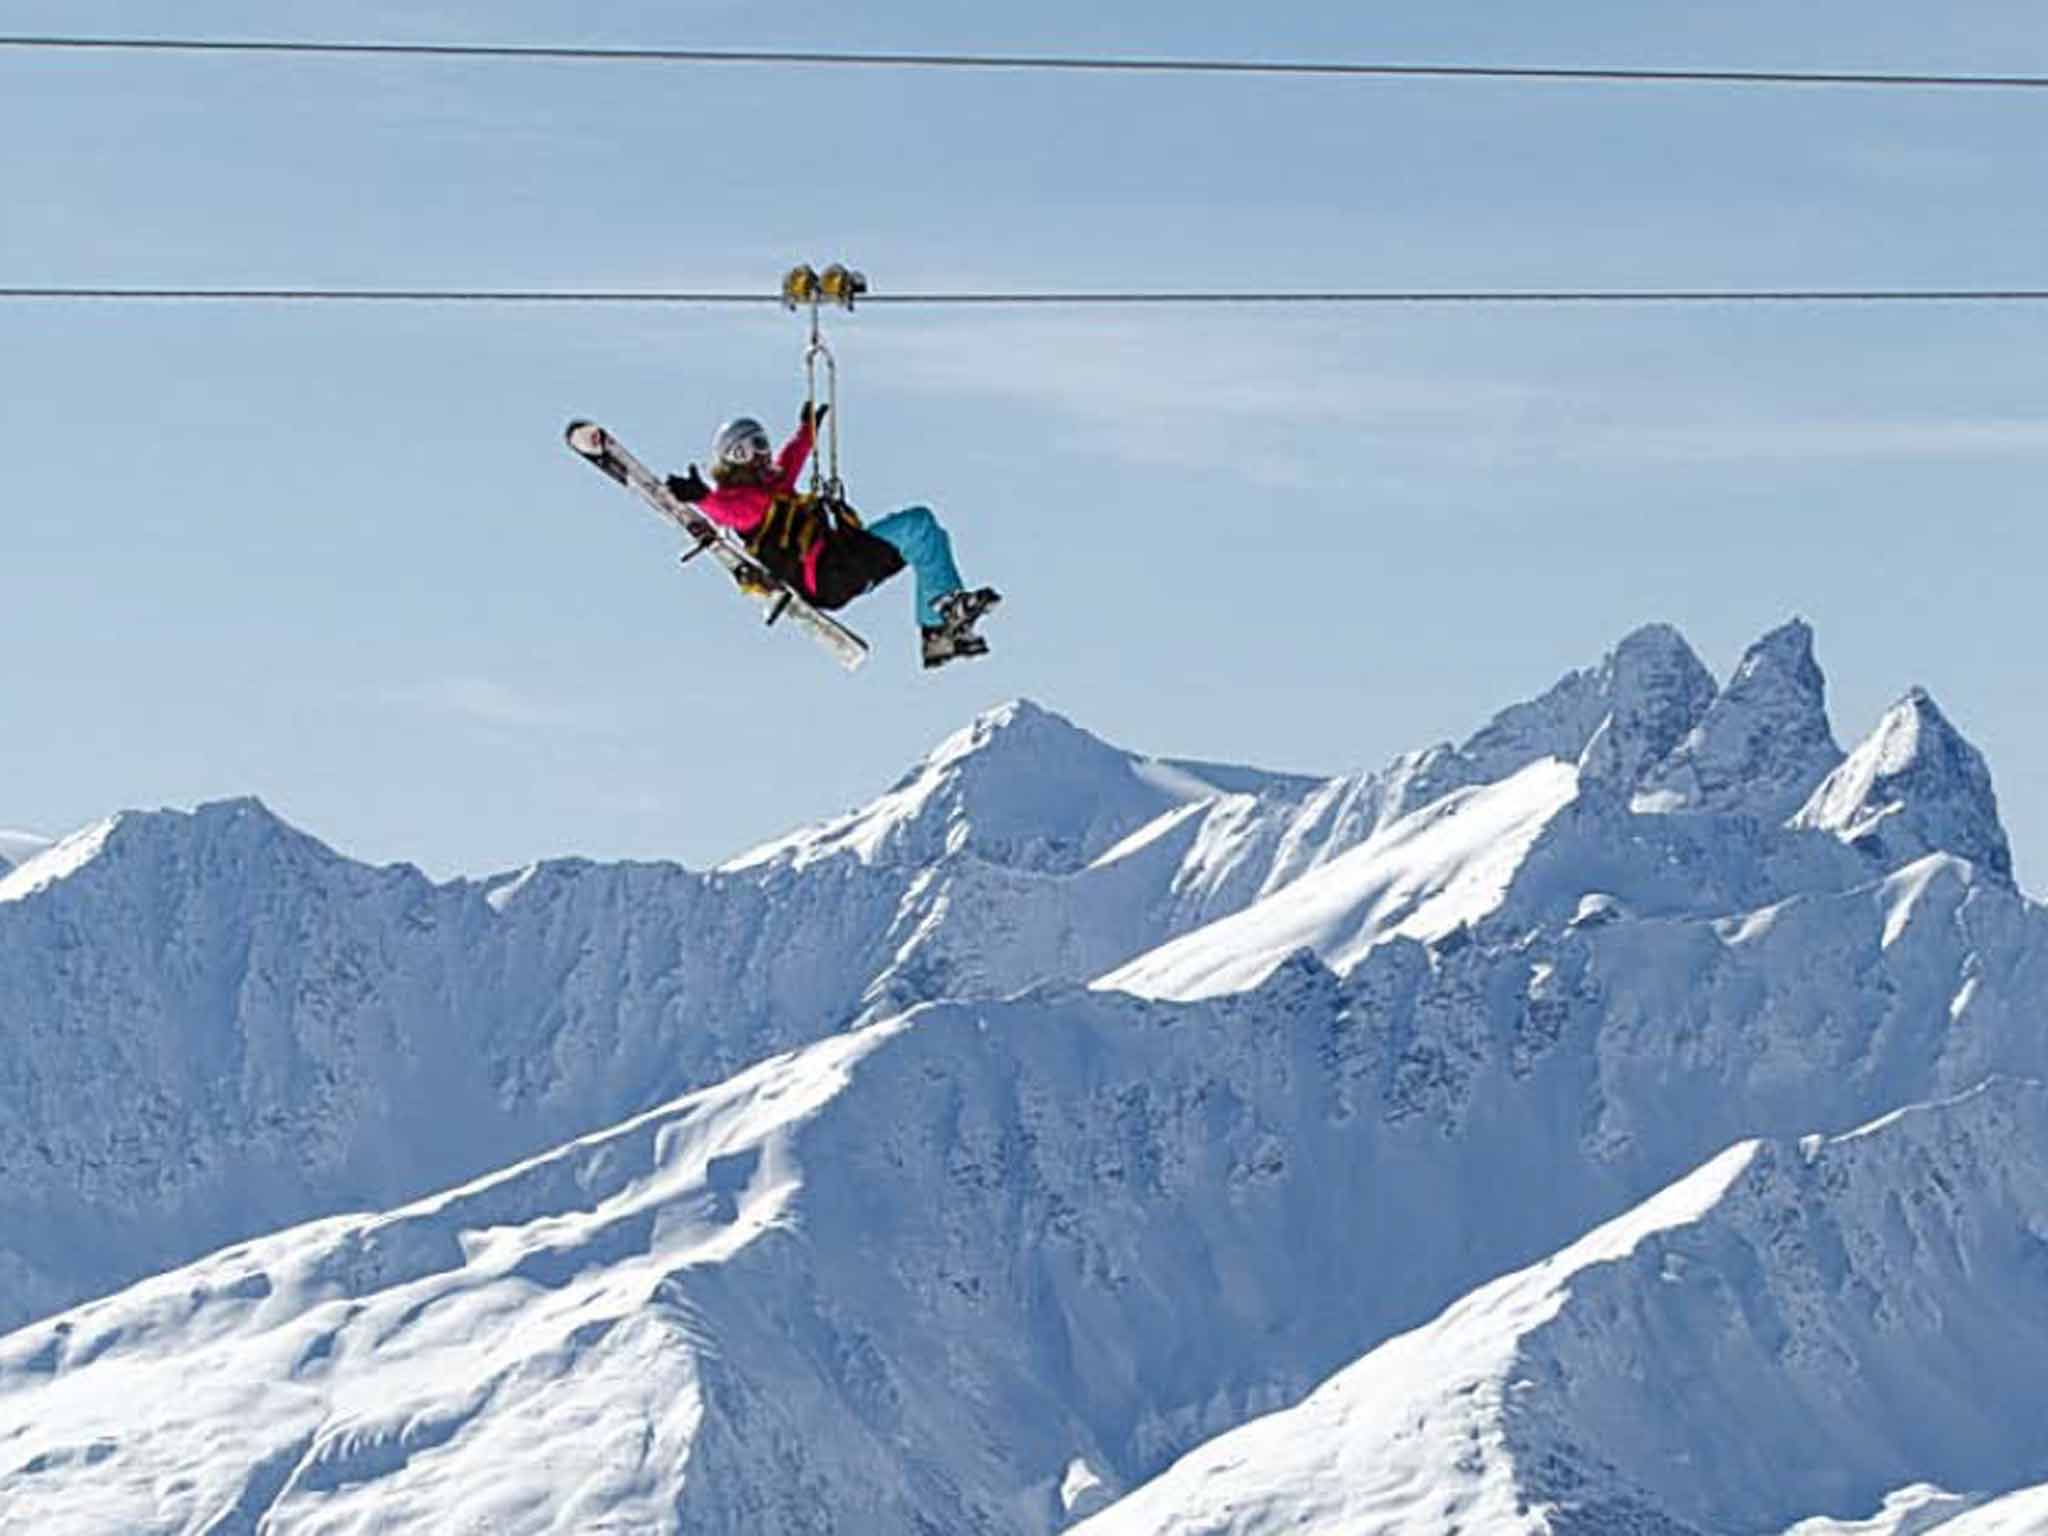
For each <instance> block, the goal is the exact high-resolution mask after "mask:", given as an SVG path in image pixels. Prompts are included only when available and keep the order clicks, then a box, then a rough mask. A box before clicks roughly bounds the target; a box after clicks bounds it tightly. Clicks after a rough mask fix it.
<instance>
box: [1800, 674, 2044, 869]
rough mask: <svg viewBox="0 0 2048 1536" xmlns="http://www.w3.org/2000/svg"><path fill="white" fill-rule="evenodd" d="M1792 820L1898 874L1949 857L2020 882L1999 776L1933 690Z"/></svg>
mask: <svg viewBox="0 0 2048 1536" xmlns="http://www.w3.org/2000/svg"><path fill="white" fill-rule="evenodd" d="M1792 823H1793V825H1794V826H1799V827H1809V828H1812V829H1815V830H1817V831H1822V832H1831V833H1833V834H1834V835H1835V836H1836V837H1839V838H1840V839H1841V840H1842V841H1843V842H1845V843H1847V844H1849V845H1850V846H1851V847H1853V848H1856V849H1859V850H1861V851H1862V852H1864V853H1867V854H1869V855H1870V856H1871V857H1872V858H1873V859H1875V860H1877V861H1878V862H1879V863H1880V864H1882V865H1884V866H1885V867H1886V868H1888V869H1894V868H1897V867H1898V866H1899V865H1901V864H1906V863H1910V862H1911V861H1912V860H1914V859H1917V858H1921V857H1923V856H1925V855H1926V854H1929V853H1934V852H1942V853H1952V854H1955V855H1956V856H1957V857H1959V858H1964V859H1968V860H1969V861H1970V862H1971V863H1973V864H1975V865H1977V866H1978V867H1979V868H1981V869H1983V870H1985V871H1986V872H1988V873H1990V874H1992V875H1995V876H1996V877H1997V878H1999V879H2000V880H2003V881H2005V882H2006V883H2008V884H2010V883H2011V881H2012V848H2011V845H2010V844H2009V843H2008V842H2007V841H2006V836H2005V828H2004V826H2003V825H2002V824H2001V823H2000V821H1999V819H1998V797H1997V795H1996V794H1995V793H1994V792H1993V790H1992V788H1991V770H1990V769H1989V768H1988V767H1987V766H1985V762H1984V757H1983V754H1982V753H1980V752H1978V750H1977V749H1976V748H1975V747H1973V746H1971V745H1970V743H1969V742H1968V741H1966V740H1965V739H1964V738H1963V735H1962V733H1961V732H1959V731H1958V730H1957V729H1956V728H1955V727H1954V726H1953V725H1952V724H1950V723H1949V719H1948V717H1947V716H1946V715H1944V714H1943V713H1942V712H1941V708H1940V706H1939V705H1937V704H1936V703H1935V702H1934V700H1933V699H1932V698H1931V697H1929V696H1928V694H1927V691H1926V690H1925V689H1923V688H1914V689H1912V690H1911V691H1910V692H1908V693H1907V694H1906V696H1905V697H1904V698H1903V699H1901V700H1899V702H1898V703H1896V704H1894V705H1893V706H1892V707H1891V708H1890V709H1889V710H1887V711H1886V712H1885V715H1884V718H1883V719H1882V720H1880V721H1878V723H1877V728H1876V729H1875V730H1873V731H1872V732H1871V733H1870V735H1869V736H1868V737H1866V738H1865V739H1864V741H1863V742H1862V744H1861V745H1859V746H1858V747H1857V748H1856V750H1855V751H1854V752H1852V753H1850V754H1849V756H1848V758H1847V759H1846V760H1845V761H1844V762H1843V763H1842V765H1841V766H1840V767H1838V768H1837V769H1835V771H1834V772H1833V773H1831V774H1829V775H1828V776H1827V778H1826V779H1825V780H1823V781H1822V783H1821V785H1820V787H1819V788H1818V789H1816V790H1815V791H1814V792H1813V795H1812V796H1811V798H1809V799H1808V800H1807V802H1806V804H1805V805H1804V806H1803V807H1802V808H1801V809H1800V811H1799V813H1798V814H1797V815H1796V816H1794V817H1793V818H1792Z"/></svg>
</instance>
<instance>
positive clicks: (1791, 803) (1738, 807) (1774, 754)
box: [1642, 619, 1842, 821]
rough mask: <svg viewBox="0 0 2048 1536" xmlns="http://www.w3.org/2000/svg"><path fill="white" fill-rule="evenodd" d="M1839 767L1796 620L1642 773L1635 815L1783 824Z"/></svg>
mask: <svg viewBox="0 0 2048 1536" xmlns="http://www.w3.org/2000/svg"><path fill="white" fill-rule="evenodd" d="M1841 761H1842V749H1841V747H1840V746H1839V745H1838V744H1837V743H1836V741H1835V733H1834V731H1833V729H1832V728H1831V727H1830V726H1829V724H1828V712H1827V680H1826V678H1824V677H1823V676H1822V674H1821V670H1820V665H1819V663H1817V662H1816V661H1815V660H1814V659H1813V628H1812V626H1811V625H1809V624H1808V623H1807V622H1806V621H1805V620H1804V619H1794V620H1792V621H1791V622H1790V623H1789V624H1784V625H1780V626H1779V627H1778V628H1777V629H1774V630H1772V631H1771V632H1770V633H1769V634H1767V635H1765V636H1764V637H1763V638H1762V639H1761V640H1759V641H1757V642H1756V644H1755V645H1752V646H1751V647H1750V648H1749V650H1748V652H1747V653H1745V654H1744V656H1743V658H1742V663H1741V665H1740V666H1738V667H1737V668H1736V669H1735V675H1734V676H1733V677H1731V678H1730V679H1729V680H1728V685H1727V686H1726V687H1725V688H1723V689H1722V690H1721V692H1720V694H1719V696H1718V697H1716V698H1715V700H1714V701H1713V703H1712V704H1710V705H1709V706H1708V707H1707V711H1706V713H1705V714H1704V715H1703V716H1702V717H1701V718H1700V721H1699V723H1698V724H1697V725H1695V726H1694V727H1693V728H1692V729H1691V730H1690V731H1689V732H1687V733H1686V736H1685V738H1684V740H1682V741H1680V742H1679V743H1678V745H1677V746H1676V747H1675V748H1674V749H1673V750H1672V751H1671V752H1670V754H1669V755H1668V756H1666V757H1665V758H1664V760H1663V761H1662V762H1660V763H1658V764H1657V765H1656V766H1655V767H1653V768H1652V769H1651V770H1650V772H1649V774H1648V776H1647V777H1646V778H1645V780H1644V788H1645V790H1646V791H1648V792H1649V793H1648V794H1647V796H1646V797H1645V799H1644V800H1643V801H1642V806H1643V808H1644V809H1647V810H1695V811H1722V812H1740V813H1746V814H1750V815H1755V816H1760V817H1763V818H1765V819H1767V820H1770V821H1782V820H1783V819H1784V818H1785V817H1787V816H1789V815H1791V814H1792V812H1793V811H1795V810H1796V809H1797V808H1798V807H1799V806H1800V805H1801V804H1802V803H1804V801H1805V800H1806V798H1807V796H1808V795H1809V794H1811V793H1812V792H1813V787H1814V786H1815V785H1816V784H1818V783H1819V782H1820V781H1821V780H1822V779H1823V778H1825V777H1826V776H1827V775H1828V774H1829V773H1831V772H1832V771H1833V770H1834V769H1835V767H1836V766H1837V765H1838V764H1839V763H1840V762H1841Z"/></svg>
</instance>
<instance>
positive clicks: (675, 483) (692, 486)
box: [668, 464, 711, 502]
mask: <svg viewBox="0 0 2048 1536" xmlns="http://www.w3.org/2000/svg"><path fill="white" fill-rule="evenodd" d="M668 493H669V495H671V496H673V497H675V499H676V500H677V501H688V502H698V501H702V500H703V499H704V498H705V497H706V496H709V495H710V494H711V487H710V486H708V485H706V484H705V483H704V477H703V475H701V474H699V473H698V472H697V466H696V465H694V464H692V465H691V466H690V472H689V473H688V474H687V475H670V476H669V477H668Z"/></svg>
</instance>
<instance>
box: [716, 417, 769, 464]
mask: <svg viewBox="0 0 2048 1536" xmlns="http://www.w3.org/2000/svg"><path fill="white" fill-rule="evenodd" d="M774 451H775V445H774V444H773V443H772V442H770V441H769V439H768V429H767V428H766V427H764V426H762V425H761V423H760V422H758V421H756V420H754V418H753V417H751V416H735V417H734V418H733V419H732V420H731V421H728V422H727V423H726V424H725V425H724V426H722V427H720V428H719V429H718V435H717V436H715V437H713V438H712V439H711V471H712V473H713V474H719V473H722V472H723V471H726V470H731V469H745V468H747V467H748V466H750V465H754V464H765V463H766V462H767V461H768V458H769V455H771V454H772V453H774Z"/></svg>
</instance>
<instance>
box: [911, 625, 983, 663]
mask: <svg viewBox="0 0 2048 1536" xmlns="http://www.w3.org/2000/svg"><path fill="white" fill-rule="evenodd" d="M920 632H921V633H922V635H923V636H924V664H925V669H926V670H927V671H929V670H930V669H931V668H933V667H943V666H944V665H945V664H946V663H947V662H949V661H958V660H960V658H962V657H963V656H986V655H987V654H988V642H987V641H986V640H984V639H982V638H981V636H979V635H977V634H975V633H973V632H972V631H971V630H965V629H952V628H949V627H947V626H946V625H943V624H941V625H940V626H939V627H938V628H936V629H925V630H921V631H920Z"/></svg>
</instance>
